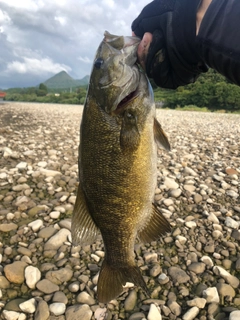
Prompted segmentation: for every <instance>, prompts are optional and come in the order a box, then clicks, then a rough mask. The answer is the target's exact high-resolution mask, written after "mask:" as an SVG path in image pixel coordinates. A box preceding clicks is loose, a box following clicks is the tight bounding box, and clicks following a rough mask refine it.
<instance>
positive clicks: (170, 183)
mask: <svg viewBox="0 0 240 320" xmlns="http://www.w3.org/2000/svg"><path fill="white" fill-rule="evenodd" d="M164 185H165V186H166V187H167V188H168V189H178V187H179V184H178V183H177V182H176V181H174V180H173V179H170V178H168V177H165V179H164Z"/></svg>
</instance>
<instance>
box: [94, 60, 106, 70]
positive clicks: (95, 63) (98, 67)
mask: <svg viewBox="0 0 240 320" xmlns="http://www.w3.org/2000/svg"><path fill="white" fill-rule="evenodd" d="M103 62H104V61H103V59H102V58H98V59H96V60H95V61H94V67H95V68H96V69H100V68H101V66H102V65H103Z"/></svg>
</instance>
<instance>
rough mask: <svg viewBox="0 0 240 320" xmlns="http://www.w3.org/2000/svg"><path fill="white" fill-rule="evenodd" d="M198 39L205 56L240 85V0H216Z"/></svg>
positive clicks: (206, 15)
mask: <svg viewBox="0 0 240 320" xmlns="http://www.w3.org/2000/svg"><path fill="white" fill-rule="evenodd" d="M196 41H197V51H198V53H199V54H200V57H201V58H202V60H203V61H204V62H205V63H206V64H207V65H208V66H209V67H210V68H213V69H215V70H216V71H218V72H219V73H221V74H222V75H224V76H225V77H226V78H228V79H229V80H230V81H232V82H234V83H235V84H237V85H240V0H213V1H212V2H211V4H210V6H209V8H208V10H207V12H206V14H205V16H204V18H203V20H202V23H201V26H200V30H199V33H198V36H197V38H196Z"/></svg>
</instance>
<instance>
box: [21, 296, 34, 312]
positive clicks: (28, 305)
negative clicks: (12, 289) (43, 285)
mask: <svg viewBox="0 0 240 320" xmlns="http://www.w3.org/2000/svg"><path fill="white" fill-rule="evenodd" d="M19 308H20V309H21V310H22V311H23V312H25V313H34V312H35V311H36V300H35V299H34V298H32V299H29V300H27V301H25V302H22V303H20V304H19Z"/></svg>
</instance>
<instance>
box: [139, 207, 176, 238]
mask: <svg viewBox="0 0 240 320" xmlns="http://www.w3.org/2000/svg"><path fill="white" fill-rule="evenodd" d="M170 231H171V227H170V224H169V222H168V221H167V219H166V218H165V217H164V216H163V215H162V213H161V212H160V211H159V210H158V209H157V207H156V206H155V205H154V204H153V205H152V214H151V217H150V219H149V221H148V223H147V224H146V225H145V226H144V228H143V229H142V230H140V231H139V232H138V238H139V239H140V241H142V242H144V243H148V242H152V241H155V240H157V239H159V238H160V236H162V235H163V234H165V233H166V232H170Z"/></svg>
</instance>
